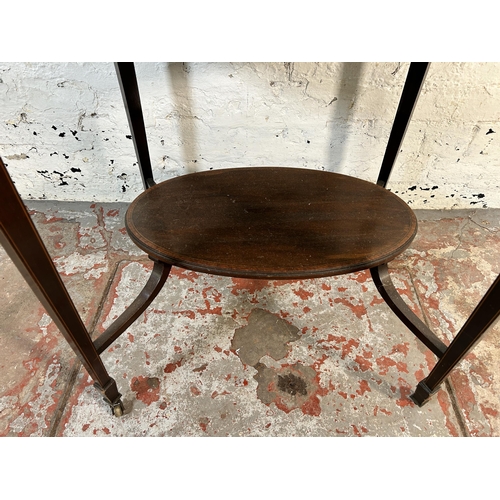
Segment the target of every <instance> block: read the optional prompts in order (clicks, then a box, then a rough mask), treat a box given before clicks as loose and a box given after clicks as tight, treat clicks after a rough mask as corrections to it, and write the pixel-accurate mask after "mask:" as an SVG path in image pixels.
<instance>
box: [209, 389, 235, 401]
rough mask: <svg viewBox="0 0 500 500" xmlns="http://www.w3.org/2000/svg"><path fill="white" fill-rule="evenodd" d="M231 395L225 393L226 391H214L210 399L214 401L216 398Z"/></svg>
mask: <svg viewBox="0 0 500 500" xmlns="http://www.w3.org/2000/svg"><path fill="white" fill-rule="evenodd" d="M229 394H231V393H230V392H227V391H224V392H217V391H214V392H212V395H211V396H210V397H211V398H212V399H215V398H216V397H217V396H227V395H229Z"/></svg>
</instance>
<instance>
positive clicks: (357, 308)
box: [333, 297, 366, 319]
mask: <svg viewBox="0 0 500 500" xmlns="http://www.w3.org/2000/svg"><path fill="white" fill-rule="evenodd" d="M351 298H352V299H353V297H351ZM333 302H335V304H342V305H344V306H346V307H348V308H349V309H350V310H351V311H352V312H353V313H354V314H355V315H356V316H357V317H358V319H361V318H362V317H363V316H364V315H365V314H366V307H365V305H364V304H363V303H360V304H357V305H356V304H353V303H352V302H349V301H348V300H347V299H346V298H344V297H337V298H335V299H334V300H333Z"/></svg>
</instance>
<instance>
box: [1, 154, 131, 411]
mask: <svg viewBox="0 0 500 500" xmlns="http://www.w3.org/2000/svg"><path fill="white" fill-rule="evenodd" d="M0 199H1V200H2V207H1V210H0V244H2V246H3V247H4V248H5V251H6V252H7V254H8V255H9V257H10V258H11V259H12V261H13V262H14V264H15V265H16V267H17V268H18V269H19V271H20V272H21V274H22V275H23V277H24V279H25V280H26V281H27V283H28V284H29V285H30V287H31V289H32V290H33V292H34V293H35V295H36V296H37V298H38V299H39V300H40V302H41V303H42V305H43V306H44V307H45V309H46V310H47V313H48V314H49V315H50V317H51V318H52V320H53V321H54V323H55V324H56V325H57V327H58V328H59V330H60V332H61V333H62V335H63V336H64V338H65V339H66V341H67V342H68V343H69V345H70V346H71V348H72V349H73V351H74V352H75V353H76V355H77V356H78V358H79V359H80V361H81V362H82V364H83V366H84V367H85V368H86V370H87V371H88V373H89V374H90V376H91V377H92V378H93V379H94V381H95V382H96V383H97V384H98V386H99V387H100V388H101V390H102V391H103V393H104V397H105V401H106V402H107V403H108V404H109V405H110V406H111V409H112V411H113V413H114V414H115V415H120V414H121V413H123V404H122V401H121V394H120V393H119V392H118V388H117V386H116V382H115V381H114V380H113V379H112V378H111V377H110V376H109V374H108V372H107V371H106V368H105V367H104V364H103V363H102V360H101V358H100V357H99V353H98V352H97V350H96V348H95V347H94V344H93V343H92V340H91V338H90V335H89V333H88V331H87V329H86V328H85V325H84V324H83V322H82V320H81V318H80V315H79V314H78V311H77V310H76V307H75V305H74V303H73V301H72V300H71V297H70V296H69V294H68V291H67V289H66V287H65V286H64V283H63V282H62V280H61V277H60V276H59V273H58V272H57V270H56V268H55V266H54V263H53V262H52V259H51V258H50V255H49V253H48V251H47V248H46V247H45V245H44V243H43V241H42V240H41V238H40V235H39V234H38V231H37V230H36V228H35V226H34V224H33V221H32V220H31V217H30V216H29V213H28V211H27V210H26V207H25V206H24V204H23V202H22V200H21V198H20V196H19V194H18V193H17V190H16V188H15V187H14V183H13V182H12V180H11V178H10V176H9V174H8V172H7V169H6V168H5V165H4V164H3V162H2V160H1V159H0Z"/></svg>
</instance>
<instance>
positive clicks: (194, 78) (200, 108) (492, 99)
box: [0, 63, 500, 208]
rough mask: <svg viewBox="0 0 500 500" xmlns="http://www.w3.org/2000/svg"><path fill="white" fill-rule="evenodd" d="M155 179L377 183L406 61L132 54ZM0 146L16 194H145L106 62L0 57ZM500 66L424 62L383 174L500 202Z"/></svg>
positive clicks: (462, 203)
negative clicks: (273, 174) (401, 136)
mask: <svg viewBox="0 0 500 500" xmlns="http://www.w3.org/2000/svg"><path fill="white" fill-rule="evenodd" d="M136 69H137V74H138V79H139V85H140V89H141V97H142V103H143V109H144V114H145V121H146V127H147V134H148V138H149V143H150V152H151V158H152V163H153V169H154V173H155V177H156V181H157V182H158V181H161V180H165V179H168V178H170V177H172V176H176V175H181V174H184V173H188V172H194V171H198V170H206V169H210V168H214V169H215V168H224V167H235V166H248V165H283V166H300V167H307V168H314V169H326V170H331V171H335V172H341V173H344V174H348V175H353V176H357V177H360V178H363V179H367V180H372V181H375V180H376V177H377V173H378V169H379V166H380V164H381V161H382V157H383V153H384V150H385V146H386V143H387V139H388V137H389V132H390V128H391V124H392V120H393V118H394V114H395V111H396V107H397V104H398V102H399V97H400V94H401V90H402V86H403V84H404V80H405V77H406V72H407V69H408V63H401V64H400V63H364V64H361V63H347V64H344V63H240V64H238V63H186V64H183V63H173V64H167V63H138V64H137V65H136ZM0 102H1V110H2V113H1V116H2V119H1V122H0V156H1V157H2V158H3V159H4V161H5V162H6V163H7V165H8V169H9V172H10V173H11V175H12V178H13V179H14V181H15V183H16V186H17V188H18V190H19V192H20V193H21V196H22V197H23V198H25V199H54V200H79V201H92V200H94V201H103V202H104V201H131V200H132V199H133V198H134V197H135V196H136V195H137V194H139V193H140V192H142V182H141V179H140V175H139V172H138V169H137V166H136V165H135V164H134V163H135V153H134V148H133V144H132V141H131V140H130V139H128V138H127V135H129V134H130V131H129V129H128V123H127V121H126V116H125V112H124V108H123V102H122V100H121V95H120V92H119V88H118V84H117V79H116V75H115V73H114V67H113V64H112V63H0ZM499 137H500V63H433V64H432V65H431V68H430V70H429V72H428V75H427V79H426V82H425V84H424V89H423V91H422V93H421V96H420V100H419V103H418V107H417V110H416V112H415V114H414V116H413V121H412V122H411V125H410V127H409V130H408V133H407V135H406V139H405V142H404V143H403V148H402V149H403V151H402V153H401V154H400V155H399V157H398V160H397V163H396V168H395V170H394V171H393V174H392V177H391V179H390V182H389V186H388V187H389V188H390V189H391V190H392V191H394V192H397V193H398V194H399V195H400V196H401V197H402V198H403V199H404V200H405V201H407V202H408V203H410V204H411V206H412V207H413V208H471V207H481V208H482V207H486V206H487V207H497V208H498V207H500V189H499V185H500V149H499V142H500V141H499Z"/></svg>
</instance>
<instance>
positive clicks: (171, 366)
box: [163, 359, 183, 373]
mask: <svg viewBox="0 0 500 500" xmlns="http://www.w3.org/2000/svg"><path fill="white" fill-rule="evenodd" d="M182 361H183V360H182V359H180V360H179V361H176V362H175V363H168V364H167V366H165V368H164V369H163V371H164V372H165V373H172V372H174V371H175V370H177V368H179V366H181V365H182Z"/></svg>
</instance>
